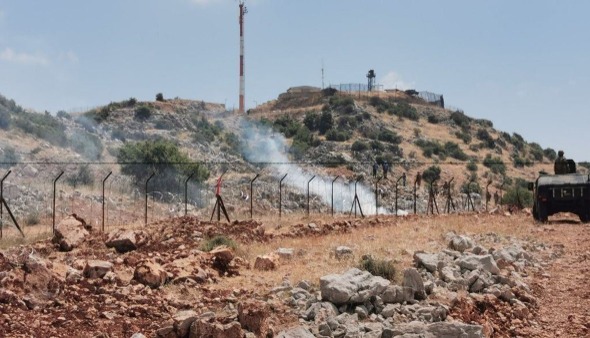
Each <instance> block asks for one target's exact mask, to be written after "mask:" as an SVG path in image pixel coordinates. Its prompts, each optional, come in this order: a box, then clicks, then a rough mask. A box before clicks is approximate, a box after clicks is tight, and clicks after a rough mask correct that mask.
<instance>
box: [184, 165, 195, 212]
mask: <svg viewBox="0 0 590 338" xmlns="http://www.w3.org/2000/svg"><path fill="white" fill-rule="evenodd" d="M194 175H195V173H192V174H190V175H189V176H188V177H187V178H186V181H184V216H186V214H187V206H188V181H190V179H191V178H192V177H193V176H194Z"/></svg>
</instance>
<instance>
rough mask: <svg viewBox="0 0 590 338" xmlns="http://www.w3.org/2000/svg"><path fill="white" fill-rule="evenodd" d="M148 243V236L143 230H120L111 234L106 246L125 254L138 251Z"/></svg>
mask: <svg viewBox="0 0 590 338" xmlns="http://www.w3.org/2000/svg"><path fill="white" fill-rule="evenodd" d="M147 241H148V234H147V232H145V231H143V230H124V229H119V230H115V231H113V232H111V233H110V234H109V237H108V239H107V241H106V242H105V245H106V246H107V247H109V248H115V250H117V252H119V253H125V252H129V251H133V250H136V249H137V248H139V247H141V246H142V245H145V244H146V243H147Z"/></svg>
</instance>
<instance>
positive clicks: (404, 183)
mask: <svg viewBox="0 0 590 338" xmlns="http://www.w3.org/2000/svg"><path fill="white" fill-rule="evenodd" d="M400 180H403V186H404V187H405V186H406V173H403V174H402V175H401V176H400V177H399V178H398V179H397V181H395V215H396V216H397V186H398V185H399V181H400Z"/></svg>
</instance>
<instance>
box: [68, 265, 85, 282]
mask: <svg viewBox="0 0 590 338" xmlns="http://www.w3.org/2000/svg"><path fill="white" fill-rule="evenodd" d="M82 278H84V276H83V275H82V271H80V270H77V269H74V268H72V267H71V266H69V267H68V270H67V271H66V282H70V283H78V282H79V281H80V280H82Z"/></svg>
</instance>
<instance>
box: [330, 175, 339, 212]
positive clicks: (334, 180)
mask: <svg viewBox="0 0 590 338" xmlns="http://www.w3.org/2000/svg"><path fill="white" fill-rule="evenodd" d="M339 177H340V176H336V177H334V179H333V180H332V217H334V182H336V180H337V179H338V178H339Z"/></svg>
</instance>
